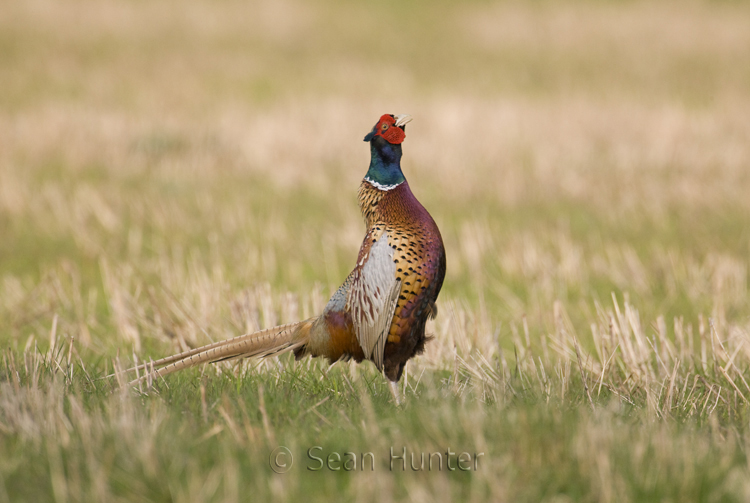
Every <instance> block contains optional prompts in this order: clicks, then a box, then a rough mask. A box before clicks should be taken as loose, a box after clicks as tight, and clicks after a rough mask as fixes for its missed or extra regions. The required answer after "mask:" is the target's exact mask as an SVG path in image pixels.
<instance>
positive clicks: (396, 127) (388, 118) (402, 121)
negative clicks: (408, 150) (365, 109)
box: [365, 114, 412, 145]
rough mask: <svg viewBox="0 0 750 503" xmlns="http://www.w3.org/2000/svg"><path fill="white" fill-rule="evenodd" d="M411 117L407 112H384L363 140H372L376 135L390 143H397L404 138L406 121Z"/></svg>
mask: <svg viewBox="0 0 750 503" xmlns="http://www.w3.org/2000/svg"><path fill="white" fill-rule="evenodd" d="M411 119H412V117H411V115H407V114H401V115H391V114H385V115H383V116H381V117H380V120H378V123H377V124H375V127H374V128H372V131H370V132H369V133H368V134H367V136H365V141H373V140H374V139H375V138H376V137H380V138H383V139H384V140H385V141H387V142H388V143H390V144H392V145H399V144H401V142H403V141H404V138H406V132H405V131H406V123H407V122H410V121H411Z"/></svg>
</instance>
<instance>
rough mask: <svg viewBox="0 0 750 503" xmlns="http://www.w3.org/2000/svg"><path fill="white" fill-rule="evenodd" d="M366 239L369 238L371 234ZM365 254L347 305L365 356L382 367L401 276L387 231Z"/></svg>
mask: <svg viewBox="0 0 750 503" xmlns="http://www.w3.org/2000/svg"><path fill="white" fill-rule="evenodd" d="M366 239H367V240H366V241H365V242H368V241H369V239H371V238H369V237H368V238H366ZM361 255H362V258H361V259H360V261H359V262H358V264H357V268H356V269H355V270H354V278H353V281H352V285H351V288H350V289H349V292H348V295H347V304H346V305H347V308H348V310H349V312H350V313H351V317H352V325H353V326H354V332H355V334H356V336H357V340H358V341H359V345H360V346H361V347H362V351H363V352H364V354H365V358H367V359H368V360H371V361H372V362H373V363H375V366H377V368H378V370H382V368H383V353H384V351H385V343H386V341H387V339H388V330H389V329H390V326H391V321H392V320H393V313H394V312H395V310H396V304H397V302H398V296H399V294H400V292H401V280H399V279H397V278H396V264H395V263H394V262H393V248H391V246H390V245H389V244H388V233H387V232H383V234H382V235H381V236H380V238H379V239H378V240H377V241H376V242H375V243H373V244H372V246H371V247H370V251H369V252H365V253H364V254H361Z"/></svg>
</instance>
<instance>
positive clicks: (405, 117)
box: [394, 114, 414, 127]
mask: <svg viewBox="0 0 750 503" xmlns="http://www.w3.org/2000/svg"><path fill="white" fill-rule="evenodd" d="M413 118H414V117H412V116H411V115H409V114H401V115H396V116H395V117H394V119H396V124H395V125H396V126H398V127H403V126H405V125H406V124H407V123H409V122H411V120H412V119H413Z"/></svg>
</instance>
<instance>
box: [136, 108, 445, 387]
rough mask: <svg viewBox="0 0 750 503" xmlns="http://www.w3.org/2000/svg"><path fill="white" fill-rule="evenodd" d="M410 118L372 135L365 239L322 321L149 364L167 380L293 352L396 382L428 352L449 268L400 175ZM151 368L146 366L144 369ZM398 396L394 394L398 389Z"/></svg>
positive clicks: (384, 121) (363, 192)
mask: <svg viewBox="0 0 750 503" xmlns="http://www.w3.org/2000/svg"><path fill="white" fill-rule="evenodd" d="M408 120H410V117H408V116H392V115H383V116H382V117H381V118H380V120H379V121H378V123H377V124H376V125H375V127H374V128H373V130H372V132H371V133H370V134H368V135H367V136H366V137H365V141H369V142H370V149H371V160H370V167H369V170H368V172H367V174H366V176H365V178H364V180H363V181H362V184H361V185H360V188H359V206H360V210H361V212H362V216H363V217H364V220H365V226H366V233H365V238H364V240H363V242H362V245H361V247H360V250H359V254H358V256H357V262H356V265H355V267H354V269H353V270H352V272H351V274H349V276H348V277H347V278H346V280H345V281H344V283H343V284H342V285H341V287H340V288H339V289H338V290H337V291H336V292H335V293H334V294H333V295H332V296H331V299H330V300H329V302H328V304H327V305H326V307H325V309H324V311H323V313H322V314H321V315H320V316H318V317H315V318H310V319H308V320H304V321H301V322H299V323H296V324H289V325H285V326H283V327H275V328H272V329H267V330H264V331H261V332H257V333H254V334H248V335H243V336H240V337H235V338H234V339H229V340H227V341H223V342H219V343H214V344H211V345H208V346H204V347H201V348H197V349H193V350H190V351H186V352H184V353H180V354H178V355H174V356H171V357H167V358H163V359H161V360H158V361H156V362H153V363H152V364H150V366H151V369H152V370H153V369H157V370H153V372H152V373H151V374H150V375H151V376H154V375H155V376H162V375H165V374H168V373H171V372H175V371H177V370H180V369H182V368H186V367H189V366H193V365H197V364H199V363H203V362H215V361H222V360H227V359H233V358H245V357H251V356H261V357H262V356H268V355H272V354H278V353H281V352H284V351H294V353H295V355H296V357H297V358H302V357H304V356H307V355H309V356H321V357H326V358H328V360H330V361H331V362H335V361H338V360H340V359H346V358H353V359H355V360H356V361H358V362H359V361H362V360H365V359H367V360H371V361H372V362H373V363H374V364H375V365H376V366H377V367H378V369H380V370H382V372H383V373H384V374H385V375H386V377H387V378H388V379H389V380H391V381H393V382H395V381H398V379H399V378H400V377H401V373H402V372H403V369H404V366H405V365H406V362H407V361H408V360H409V359H410V358H412V357H413V356H414V355H416V354H419V353H420V352H421V351H422V350H423V349H424V345H425V342H426V340H427V337H426V335H425V325H426V323H427V319H428V318H429V317H431V316H434V315H435V314H436V312H437V308H436V307H435V301H436V300H437V296H438V294H439V293H440V289H441V287H442V284H443V279H444V277H445V269H446V259H445V249H444V247H443V241H442V238H441V236H440V231H439V230H438V227H437V225H436V224H435V221H434V220H433V219H432V217H431V216H430V214H429V213H428V212H427V210H426V209H425V208H424V207H423V206H422V205H421V204H420V203H419V201H418V200H417V199H416V197H414V194H412V192H411V189H410V187H409V183H408V182H407V181H406V178H405V177H404V176H403V173H402V171H401V165H400V160H401V143H402V142H403V140H404V138H405V133H404V130H405V124H406V122H408ZM139 368H144V366H143V365H142V366H139ZM394 392H395V390H394Z"/></svg>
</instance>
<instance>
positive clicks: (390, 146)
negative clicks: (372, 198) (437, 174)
mask: <svg viewBox="0 0 750 503" xmlns="http://www.w3.org/2000/svg"><path fill="white" fill-rule="evenodd" d="M411 119H412V117H411V115H406V114H403V115H391V114H385V115H383V116H381V117H380V119H379V120H378V122H377V124H375V127H373V128H372V131H370V132H369V133H368V134H367V136H365V141H369V142H370V168H369V169H368V170H367V175H366V176H365V180H367V181H368V182H370V183H371V184H372V185H373V186H375V187H377V188H380V189H383V190H388V189H390V188H393V187H395V186H396V185H399V184H400V183H401V182H403V181H404V180H406V178H404V174H403V173H402V172H401V143H402V142H403V141H404V138H406V132H405V129H406V123H407V122H409V121H411Z"/></svg>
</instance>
